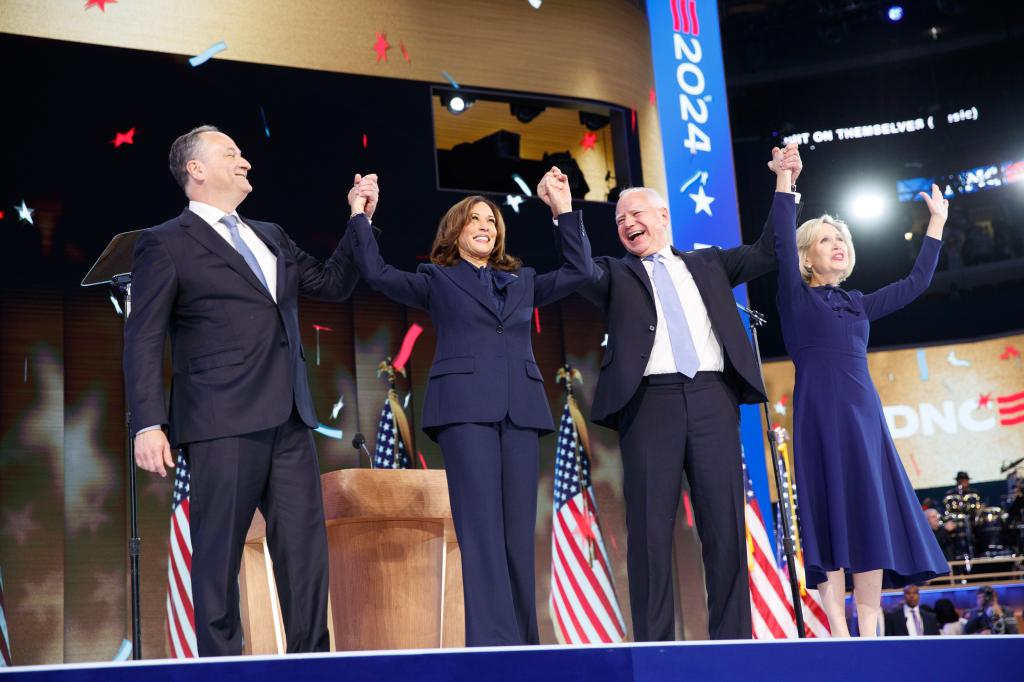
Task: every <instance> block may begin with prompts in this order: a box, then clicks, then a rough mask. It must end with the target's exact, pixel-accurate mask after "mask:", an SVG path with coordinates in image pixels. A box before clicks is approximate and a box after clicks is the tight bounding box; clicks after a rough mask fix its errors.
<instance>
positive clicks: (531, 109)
mask: <svg viewBox="0 0 1024 682" xmlns="http://www.w3.org/2000/svg"><path fill="white" fill-rule="evenodd" d="M546 108H547V107H545V106H541V105H539V104H524V103H522V102H509V104H508V111H509V113H510V114H512V115H513V116H515V117H516V120H518V121H519V122H520V123H529V122H530V121H532V120H533V119H535V118H537V117H538V116H540V115H541V114H542V113H543V112H544V110H545V109H546Z"/></svg>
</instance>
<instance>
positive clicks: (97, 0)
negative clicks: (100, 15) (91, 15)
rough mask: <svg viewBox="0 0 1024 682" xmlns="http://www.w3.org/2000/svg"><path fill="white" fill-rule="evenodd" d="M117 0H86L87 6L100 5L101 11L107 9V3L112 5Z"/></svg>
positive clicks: (87, 7)
mask: <svg viewBox="0 0 1024 682" xmlns="http://www.w3.org/2000/svg"><path fill="white" fill-rule="evenodd" d="M115 2H117V0H85V8H86V9H89V8H91V7H99V8H100V11H101V12H106V11H107V5H112V4H113V3H115Z"/></svg>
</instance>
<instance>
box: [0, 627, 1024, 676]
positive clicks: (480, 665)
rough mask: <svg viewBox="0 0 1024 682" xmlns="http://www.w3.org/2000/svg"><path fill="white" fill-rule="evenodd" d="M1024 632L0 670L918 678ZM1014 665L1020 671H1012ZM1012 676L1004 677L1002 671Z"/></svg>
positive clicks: (996, 669)
mask: <svg viewBox="0 0 1024 682" xmlns="http://www.w3.org/2000/svg"><path fill="white" fill-rule="evenodd" d="M1022 652H1024V636H1002V637H986V636H973V637H926V638H920V639H912V638H907V637H890V638H883V639H877V640H867V641H861V640H856V639H854V640H807V641H781V642H735V641H733V642H673V643H670V644H621V645H614V646H579V647H567V646H536V647H502V648H491V649H455V650H414V651H372V652H361V653H354V652H348V653H332V654H303V655H295V656H267V657H253V656H239V657H232V658H216V659H205V660H197V661H186V662H180V661H170V660H158V661H140V662H138V663H134V662H129V663H106V664H70V665H54V666H32V667H24V668H8V669H2V670H0V677H3V676H8V675H10V676H11V678H12V679H13V678H15V677H16V678H18V679H19V680H21V679H24V680H58V681H60V682H72V681H77V680H104V681H108V680H109V681H111V682H122V681H123V682H148V681H149V680H224V679H230V678H235V679H242V680H246V682H257V681H263V680H266V681H267V682H270V681H271V680H273V681H277V680H287V679H290V680H294V681H295V682H299V681H301V682H316V681H320V680H323V681H325V682H326V681H327V680H330V681H331V682H334V681H336V680H344V681H345V682H364V681H365V682H383V681H386V680H415V681H416V682H434V681H437V682H441V681H442V680H443V681H446V682H448V681H452V680H494V681H504V680H508V681H509V682H513V681H515V682H522V681H528V680H538V681H539V680H558V681H559V682H565V680H586V682H604V681H606V680H607V681H608V682H611V681H613V680H614V681H616V682H618V681H623V680H644V681H656V682H660V681H661V680H666V681H667V680H744V681H746V682H750V681H752V680H785V681H786V682H797V681H799V680H815V681H818V680H829V681H830V682H832V681H838V680H851V681H856V682H863V681H864V680H923V679H944V678H945V677H946V676H948V675H950V674H953V673H954V671H957V670H960V671H963V670H970V671H971V677H972V678H976V679H993V680H995V679H1019V678H1015V677H1014V676H1016V675H1018V674H1019V672H1020V661H1021V654H1022ZM1015 670H1016V671H1017V672H1016V673H1015V672H1013V671H1015ZM1007 676H1009V677H1007Z"/></svg>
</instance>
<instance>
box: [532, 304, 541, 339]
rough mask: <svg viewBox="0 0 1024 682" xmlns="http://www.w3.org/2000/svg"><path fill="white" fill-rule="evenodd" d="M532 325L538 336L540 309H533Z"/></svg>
mask: <svg viewBox="0 0 1024 682" xmlns="http://www.w3.org/2000/svg"><path fill="white" fill-rule="evenodd" d="M533 324H534V326H535V327H536V328H537V333H538V334H540V308H534V309H533Z"/></svg>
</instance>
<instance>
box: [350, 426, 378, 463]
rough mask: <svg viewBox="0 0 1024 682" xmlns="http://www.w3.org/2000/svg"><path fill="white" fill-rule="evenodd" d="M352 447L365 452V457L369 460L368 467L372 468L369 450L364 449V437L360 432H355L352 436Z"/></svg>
mask: <svg viewBox="0 0 1024 682" xmlns="http://www.w3.org/2000/svg"><path fill="white" fill-rule="evenodd" d="M352 447H354V448H355V449H356V450H362V451H363V452H365V453H366V459H368V460H370V468H371V469H373V468H374V466H373V457H372V456H370V451H369V450H367V449H366V437H365V436H363V434H361V433H357V434H356V435H355V436H353V437H352Z"/></svg>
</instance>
